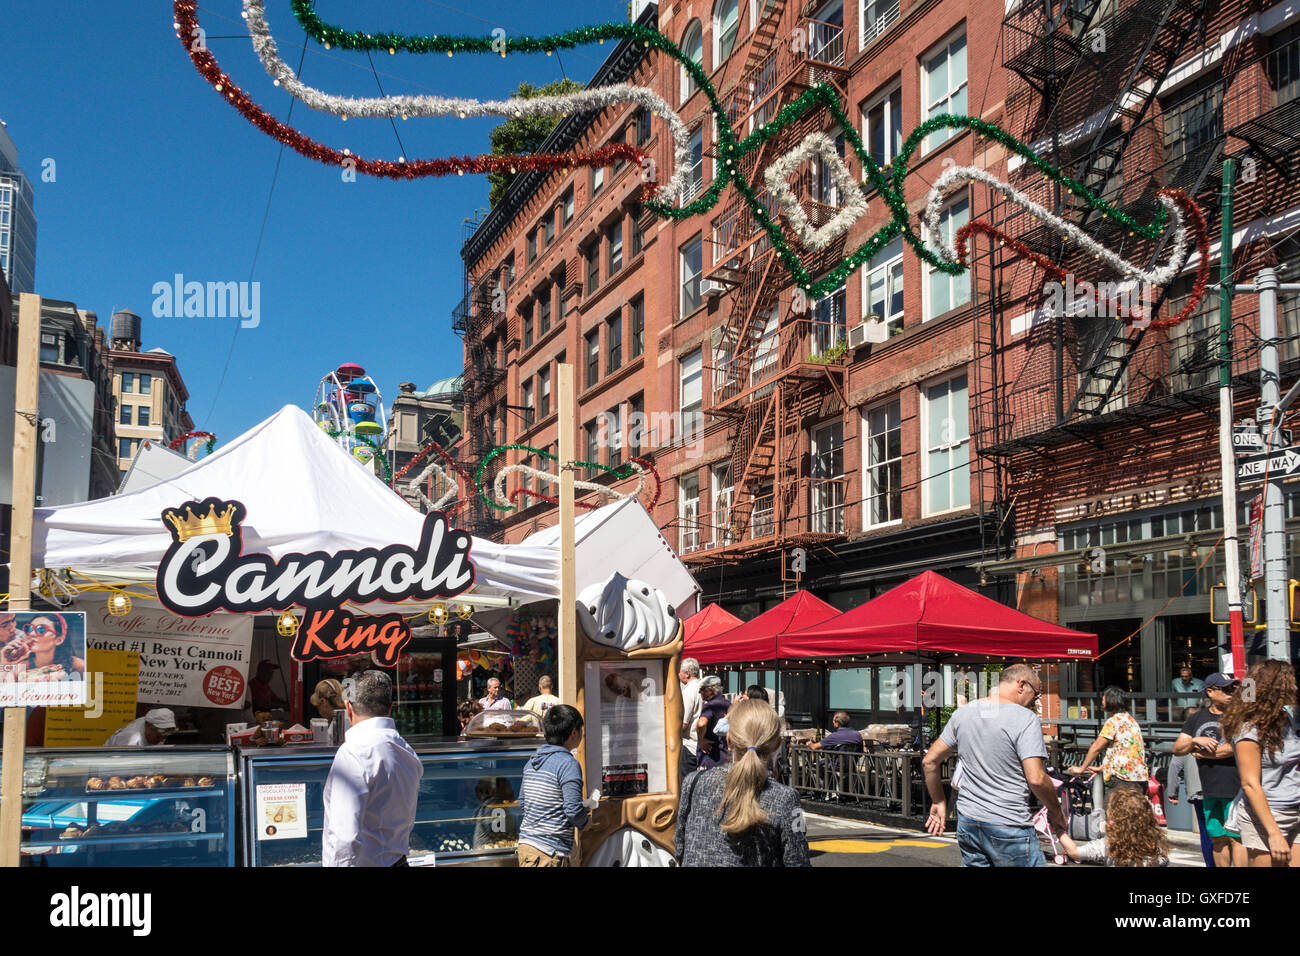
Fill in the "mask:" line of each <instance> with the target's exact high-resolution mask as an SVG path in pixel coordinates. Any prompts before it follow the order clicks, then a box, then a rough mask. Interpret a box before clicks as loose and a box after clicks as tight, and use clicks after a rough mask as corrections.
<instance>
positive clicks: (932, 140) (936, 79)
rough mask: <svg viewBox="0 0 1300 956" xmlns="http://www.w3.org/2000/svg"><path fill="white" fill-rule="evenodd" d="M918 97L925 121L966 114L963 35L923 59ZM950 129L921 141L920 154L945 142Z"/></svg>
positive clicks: (949, 134) (964, 44) (957, 36)
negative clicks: (922, 143)
mask: <svg viewBox="0 0 1300 956" xmlns="http://www.w3.org/2000/svg"><path fill="white" fill-rule="evenodd" d="M921 98H922V100H923V102H924V105H925V118H926V119H931V118H933V117H935V116H940V115H942V114H944V113H950V114H952V115H953V116H965V115H966V32H965V30H963V31H962V32H961V33H959V34H957V35H956V36H954V37H952V38H951V39H950V40H948V41H946V42H945V43H942V44H940V45H939V46H938V47H937V48H936V49H935V50H934V51H932V52H931V53H930V54H929V55H928V56H926V57H925V59H924V61H923V63H922V67H921ZM954 132H955V131H954V130H951V129H941V130H936V131H935V132H933V133H931V134H930V135H929V136H927V137H926V138H925V145H924V147H923V149H922V152H923V153H928V152H929V151H930V150H932V149H934V148H935V147H937V146H939V145H941V144H942V143H945V142H947V141H948V139H949V138H950V137H951V136H953V135H954Z"/></svg>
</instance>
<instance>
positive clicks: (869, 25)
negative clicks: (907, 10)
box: [858, 0, 898, 48]
mask: <svg viewBox="0 0 1300 956" xmlns="http://www.w3.org/2000/svg"><path fill="white" fill-rule="evenodd" d="M896 22H898V0H858V27H859V37H858V46H859V47H860V48H862V47H866V45H867V44H868V43H870V42H871V41H872V40H874V39H875V38H876V37H878V36H880V34H882V33H884V32H885V31H886V30H888V29H889V28H890V27H891V26H893V25H894V24H895V23H896Z"/></svg>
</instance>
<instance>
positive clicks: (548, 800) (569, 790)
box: [515, 704, 588, 866]
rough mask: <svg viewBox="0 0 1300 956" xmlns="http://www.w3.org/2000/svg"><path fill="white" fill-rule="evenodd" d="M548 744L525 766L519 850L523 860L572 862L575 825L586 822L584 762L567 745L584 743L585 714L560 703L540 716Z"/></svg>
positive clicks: (524, 862) (521, 862)
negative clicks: (583, 724) (583, 720)
mask: <svg viewBox="0 0 1300 956" xmlns="http://www.w3.org/2000/svg"><path fill="white" fill-rule="evenodd" d="M542 731H543V733H545V735H546V744H545V745H544V746H541V747H538V748H537V753H535V754H533V756H532V758H531V759H529V761H528V765H527V766H526V767H524V777H523V786H522V793H521V797H522V800H523V805H524V819H523V822H522V823H521V824H520V826H519V846H518V848H517V849H516V851H515V852H516V853H517V854H518V857H519V865H520V866H571V865H572V864H571V863H570V862H569V857H570V855H571V854H572V853H573V828H574V827H577V828H578V829H580V830H581V829H582V828H583V827H585V826H586V825H587V819H588V813H587V805H586V804H585V802H584V801H583V799H582V768H581V767H579V766H578V761H577V760H576V759H574V756H573V754H572V753H570V752H569V751H571V750H575V749H577V747H578V745H579V744H581V743H582V715H581V714H580V713H578V709H577V708H576V707H570V706H569V705H568V704H556V705H555V706H554V707H551V708H550V709H549V710H547V711H546V714H545V716H544V717H543V718H542Z"/></svg>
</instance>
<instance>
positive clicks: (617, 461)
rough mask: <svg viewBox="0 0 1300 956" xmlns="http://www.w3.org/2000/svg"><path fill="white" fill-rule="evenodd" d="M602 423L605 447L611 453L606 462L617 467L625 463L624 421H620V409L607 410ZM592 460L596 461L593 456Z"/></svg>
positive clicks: (602, 417)
mask: <svg viewBox="0 0 1300 956" xmlns="http://www.w3.org/2000/svg"><path fill="white" fill-rule="evenodd" d="M601 425H602V427H603V428H604V431H605V434H604V438H603V440H604V442H605V448H606V449H608V452H609V455H608V457H607V458H606V460H605V464H607V465H609V467H611V468H617V467H618V466H619V465H621V464H623V423H622V422H621V421H619V410H618V409H617V408H615V409H613V410H612V411H608V412H605V414H604V415H602V416H601ZM592 461H595V459H594V458H593V459H592Z"/></svg>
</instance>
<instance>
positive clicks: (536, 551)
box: [32, 405, 699, 608]
mask: <svg viewBox="0 0 1300 956" xmlns="http://www.w3.org/2000/svg"><path fill="white" fill-rule="evenodd" d="M209 497H212V498H220V499H225V500H234V501H240V502H242V503H243V504H244V506H245V507H246V508H247V511H248V516H247V518H246V519H245V521H244V524H243V542H244V549H245V551H247V552H262V553H266V554H269V555H271V556H272V557H273V558H280V557H283V556H284V555H286V554H293V553H297V554H303V553H306V552H310V551H325V552H336V551H341V550H353V549H359V548H382V547H384V546H386V545H390V544H397V543H409V544H414V543H415V542H417V541H418V540H419V537H420V529H421V527H422V525H423V522H424V516H423V515H421V514H420V513H419V512H417V511H416V510H415V509H413V508H412V507H411V506H410V505H409V504H407V503H406V501H404V500H403V499H402V498H401V497H400V496H399V495H397V494H396V493H395V492H394V491H393V490H392V489H390V488H389V487H388V486H387V485H385V484H384V483H383V482H382V481H380V480H379V478H377V477H376V476H375V475H374V474H373V473H371V472H370V471H369V470H368V469H365V468H361V467H358V464H357V462H356V461H355V460H354V459H353V458H352V457H351V456H350V455H349V454H347V452H345V451H343V449H341V448H340V447H339V446H338V445H337V444H335V443H334V442H333V441H331V440H330V439H329V437H328V436H327V435H326V434H325V433H324V432H323V431H321V430H320V428H319V427H318V426H317V425H316V423H315V422H313V421H312V420H311V419H310V418H309V417H308V416H307V414H306V413H305V412H303V411H302V410H301V409H300V408H298V407H296V406H294V405H286V406H285V407H284V408H282V409H280V411H278V412H276V414H274V415H273V416H271V417H270V418H268V419H267V420H266V421H264V422H262V423H261V424H259V425H256V426H254V427H253V428H251V429H249V430H248V431H247V432H245V433H244V434H243V435H240V436H239V437H238V438H236V439H234V440H233V441H231V442H230V443H228V444H226V445H224V446H222V447H220V448H218V449H217V450H216V451H215V452H213V453H212V454H211V455H209V456H208V457H206V458H204V459H203V460H201V461H199V462H197V463H195V464H194V465H192V466H190V467H189V468H186V469H185V470H183V471H181V472H180V473H179V474H176V475H174V476H172V477H170V478H166V479H164V480H163V481H160V482H158V483H157V484H154V485H150V486H149V487H147V488H141V489H139V490H138V491H132V492H128V493H125V494H119V495H116V496H114V497H111V498H100V499H97V500H95V501H87V502H82V503H79V504H71V505H61V506H59V507H56V508H38V509H36V518H35V525H34V528H33V536H32V566H33V567H36V568H48V569H50V570H62V569H67V568H71V569H74V570H76V571H79V572H82V573H84V574H86V575H88V576H90V577H93V578H95V579H98V580H101V581H105V582H109V583H114V584H121V583H142V582H152V581H153V580H154V578H155V576H156V574H157V570H158V563H159V561H160V560H161V559H162V556H163V554H164V552H165V551H166V550H167V547H168V545H169V544H170V543H171V535H170V534H169V533H168V531H167V529H166V528H165V527H164V525H163V521H162V512H163V510H164V509H166V508H175V507H176V506H177V505H179V504H181V503H182V502H184V501H190V500H194V501H201V500H202V499H204V498H209ZM576 524H577V528H576V536H577V542H578V545H577V578H578V581H577V584H578V590H579V591H581V590H582V589H583V588H584V587H586V586H588V585H589V584H593V583H596V582H598V581H604V580H605V579H607V578H608V577H609V575H610V574H612V573H613V572H615V571H618V572H620V573H622V574H624V575H626V576H627V577H629V578H639V579H641V580H644V581H647V582H648V583H650V584H653V585H654V586H655V587H658V588H660V589H661V590H662V591H663V592H664V594H665V596H666V597H667V598H668V600H669V602H670V603H671V604H673V606H674V607H678V608H681V607H682V606H683V605H684V604H685V603H686V602H687V601H689V600H691V599H693V598H694V596H695V594H696V593H697V592H698V590H699V589H698V586H697V585H696V584H695V581H694V579H693V578H692V577H691V575H690V573H689V572H688V571H687V570H686V568H685V566H684V565H683V564H682V563H681V561H680V560H679V559H678V558H677V556H676V554H674V553H673V551H672V548H671V547H669V545H668V542H667V541H666V540H664V538H663V536H662V535H660V534H659V529H658V528H656V527H655V525H654V522H653V520H652V519H651V518H650V516H649V515H648V514H647V513H646V511H645V509H644V508H643V507H642V506H641V505H640V503H639V502H637V501H635V500H631V499H628V500H624V501H619V502H616V503H614V504H611V505H607V506H606V507H603V508H599V509H597V510H595V511H591V512H588V513H587V514H585V515H581V516H580V517H579V518H578V520H577V522H576ZM558 539H559V530H558V528H549V529H546V530H544V531H540V532H538V533H537V534H534V535H532V536H531V537H529V538H528V539H527V540H526V541H524V542H523V543H521V544H513V545H506V544H498V543H496V542H494V541H489V540H487V539H484V538H474V540H473V544H472V546H471V548H470V561H471V562H472V563H473V565H474V568H475V578H476V581H475V586H474V590H473V593H475V594H480V595H493V596H508V597H511V598H514V599H515V600H517V601H519V602H520V603H529V602H532V601H539V600H546V599H554V598H558V597H559V592H560V571H559V567H560V561H559V546H558ZM425 603H427V602H425Z"/></svg>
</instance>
